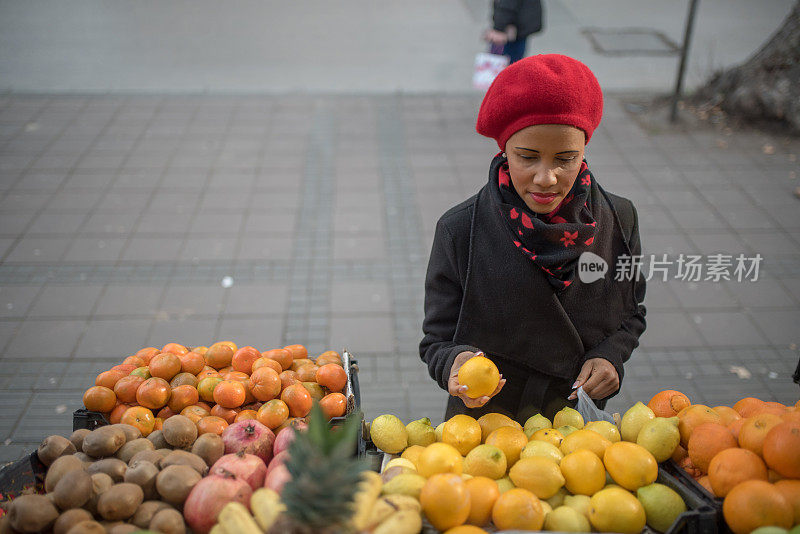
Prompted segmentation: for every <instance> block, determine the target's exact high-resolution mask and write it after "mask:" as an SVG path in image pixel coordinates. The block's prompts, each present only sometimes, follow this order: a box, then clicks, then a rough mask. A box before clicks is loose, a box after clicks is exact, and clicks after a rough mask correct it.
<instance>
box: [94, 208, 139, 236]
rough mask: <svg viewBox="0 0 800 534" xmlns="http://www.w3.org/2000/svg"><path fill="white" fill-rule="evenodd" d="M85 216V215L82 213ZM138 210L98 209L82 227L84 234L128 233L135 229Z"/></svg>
mask: <svg viewBox="0 0 800 534" xmlns="http://www.w3.org/2000/svg"><path fill="white" fill-rule="evenodd" d="M81 216H83V215H81ZM138 218H139V212H138V211H131V210H116V211H96V212H94V213H93V214H92V215H90V216H89V218H88V219H87V221H86V222H85V223H84V225H83V226H82V227H81V233H83V234H120V235H124V234H128V233H130V232H131V230H133V227H134V225H135V224H136V220H137V219H138Z"/></svg>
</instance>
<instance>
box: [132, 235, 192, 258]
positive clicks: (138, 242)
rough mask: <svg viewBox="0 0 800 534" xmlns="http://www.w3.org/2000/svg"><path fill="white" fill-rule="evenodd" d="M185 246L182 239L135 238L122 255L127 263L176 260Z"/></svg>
mask: <svg viewBox="0 0 800 534" xmlns="http://www.w3.org/2000/svg"><path fill="white" fill-rule="evenodd" d="M182 246H183V238H182V237H134V238H132V239H131V240H130V241H129V242H128V245H127V248H126V249H125V251H124V252H123V253H122V258H121V259H122V260H125V261H170V260H176V259H177V258H178V255H179V254H180V250H181V247H182Z"/></svg>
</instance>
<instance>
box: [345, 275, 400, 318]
mask: <svg viewBox="0 0 800 534" xmlns="http://www.w3.org/2000/svg"><path fill="white" fill-rule="evenodd" d="M391 306H392V302H391V290H390V287H389V284H388V283H386V282H333V284H331V297H330V313H331V315H333V316H336V315H338V314H340V313H364V312H375V313H389V312H390V311H391Z"/></svg>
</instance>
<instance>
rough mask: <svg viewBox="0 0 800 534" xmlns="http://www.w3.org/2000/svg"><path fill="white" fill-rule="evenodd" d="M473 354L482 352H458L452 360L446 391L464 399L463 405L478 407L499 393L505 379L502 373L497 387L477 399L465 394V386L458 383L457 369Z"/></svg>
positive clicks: (479, 354)
mask: <svg viewBox="0 0 800 534" xmlns="http://www.w3.org/2000/svg"><path fill="white" fill-rule="evenodd" d="M475 356H484V354H483V352H480V351H479V352H470V351H464V352H460V353H459V354H458V356H456V359H455V360H453V367H452V368H451V369H450V378H449V379H448V381H447V391H448V392H449V393H450V395H452V396H453V397H458V398H459V399H461V400H462V401H464V405H465V406H466V407H467V408H480V407H481V406H483V405H484V404H486V403H487V402H489V399H491V398H492V397H494V396H495V395H497V394H498V393H500V390H501V389H503V386H504V385H505V383H506V381H505V379H504V378H503V375H500V383H499V384H497V389H495V390H494V391H493V392H492V393H491V394H490V395H484V396H483V397H478V398H477V399H473V398H472V397H470V396H469V395H467V389H468V388H467V386H464V385H462V384H459V383H458V371H459V369H461V366H462V365H464V362H466V361H467V360H469V359H470V358H474V357H475Z"/></svg>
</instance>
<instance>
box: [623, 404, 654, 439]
mask: <svg viewBox="0 0 800 534" xmlns="http://www.w3.org/2000/svg"><path fill="white" fill-rule="evenodd" d="M655 417H656V414H655V413H653V410H651V409H650V408H648V407H647V406H645V405H644V404H643V403H642V402H641V401H639V402H637V403H636V404H634V405H633V406H631V407H630V409H628V411H627V412H625V414H624V415H623V416H622V422H621V423H620V425H619V433H620V436H621V437H622V439H623V440H625V441H633V442H635V441H636V436H638V435H639V431H640V430H641V429H642V427H643V426H644V424H645V423H646V422H648V421H649V420H651V419H654V418H655Z"/></svg>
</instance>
